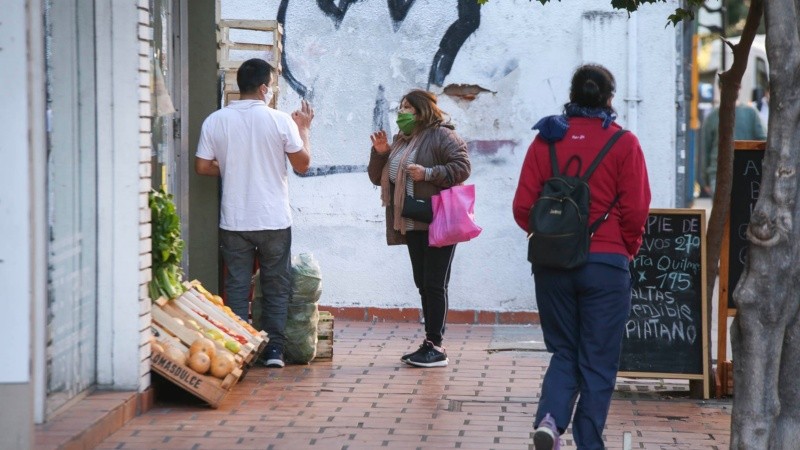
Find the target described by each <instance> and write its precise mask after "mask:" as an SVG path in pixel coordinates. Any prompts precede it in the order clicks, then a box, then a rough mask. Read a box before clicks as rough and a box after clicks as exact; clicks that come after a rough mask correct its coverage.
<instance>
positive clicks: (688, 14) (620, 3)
mask: <svg viewBox="0 0 800 450" xmlns="http://www.w3.org/2000/svg"><path fill="white" fill-rule="evenodd" d="M476 1H477V2H478V4H479V5H485V4H486V3H488V2H489V0H476ZM530 1H532V0H530ZM537 1H538V2H539V3H541V4H543V5H544V4H546V3H550V0H537ZM558 1H559V3H560V2H561V0H558ZM666 2H667V0H611V6H613V7H614V8H615V9H624V10H625V11H628V13H629V14H630V13H632V12H634V11H636V10H638V9H639V5H642V4H644V3H666ZM684 3H685V5H686V6H687V8H677V9H675V12H674V13H673V14H670V15H669V16H668V17H667V20H668V23H667V24H669V23H671V24H672V25H677V24H678V22H681V21H683V20H691V19H694V11H695V9H696V8H698V7H700V6H701V5H702V4H703V3H705V0H685V2H684Z"/></svg>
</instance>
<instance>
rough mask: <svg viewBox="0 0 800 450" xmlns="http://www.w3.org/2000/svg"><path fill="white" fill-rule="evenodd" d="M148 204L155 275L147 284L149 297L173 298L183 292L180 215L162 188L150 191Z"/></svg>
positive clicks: (169, 195) (170, 196) (171, 198)
mask: <svg viewBox="0 0 800 450" xmlns="http://www.w3.org/2000/svg"><path fill="white" fill-rule="evenodd" d="M149 204H150V211H151V224H152V227H153V231H152V239H153V247H152V254H153V268H152V269H153V277H152V280H150V285H149V286H148V287H149V292H150V298H151V299H152V300H155V299H157V298H159V297H161V296H164V297H167V298H174V297H177V296H178V295H180V294H181V293H183V291H184V289H183V285H182V284H181V281H182V280H183V270H182V269H181V256H182V254H183V246H184V242H183V239H181V222H180V218H179V217H178V214H177V212H176V211H175V203H174V201H173V197H172V194H168V193H166V192H164V190H163V189H159V190H152V191H150V195H149Z"/></svg>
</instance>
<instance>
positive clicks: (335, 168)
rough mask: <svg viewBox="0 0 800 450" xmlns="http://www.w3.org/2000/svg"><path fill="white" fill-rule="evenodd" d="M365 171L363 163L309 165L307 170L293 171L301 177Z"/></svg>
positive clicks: (365, 167)
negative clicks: (304, 171) (301, 171)
mask: <svg viewBox="0 0 800 450" xmlns="http://www.w3.org/2000/svg"><path fill="white" fill-rule="evenodd" d="M366 171H367V166H366V165H364V164H332V165H324V166H317V167H310V168H309V169H308V172H306V173H299V172H297V171H295V172H294V174H295V175H297V176H298V177H301V178H306V177H324V176H326V175H336V174H338V173H362V172H366Z"/></svg>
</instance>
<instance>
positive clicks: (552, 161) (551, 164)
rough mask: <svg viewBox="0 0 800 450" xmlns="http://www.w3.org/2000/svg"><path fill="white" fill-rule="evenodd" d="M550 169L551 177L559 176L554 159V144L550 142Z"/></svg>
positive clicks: (556, 162)
mask: <svg viewBox="0 0 800 450" xmlns="http://www.w3.org/2000/svg"><path fill="white" fill-rule="evenodd" d="M550 168H551V169H553V176H554V177H557V176H559V175H561V172H559V171H558V160H557V159H556V143H555V142H550Z"/></svg>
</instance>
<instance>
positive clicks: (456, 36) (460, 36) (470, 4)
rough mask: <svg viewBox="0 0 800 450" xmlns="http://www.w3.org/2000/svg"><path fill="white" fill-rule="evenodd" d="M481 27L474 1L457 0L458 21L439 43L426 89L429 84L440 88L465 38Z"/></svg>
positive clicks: (477, 5)
mask: <svg viewBox="0 0 800 450" xmlns="http://www.w3.org/2000/svg"><path fill="white" fill-rule="evenodd" d="M480 25H481V7H480V5H479V4H478V2H477V1H475V0H458V19H456V21H455V22H453V24H452V25H450V27H449V28H448V29H447V31H446V32H445V33H444V37H442V41H441V42H440V43H439V51H437V52H436V55H434V56H433V64H431V72H430V75H429V76H428V87H429V88H430V85H431V84H435V85H437V86H442V84H444V79H445V78H446V77H447V74H449V73H450V69H452V68H453V61H455V59H456V55H458V51H459V50H461V46H462V45H464V42H466V40H467V38H468V37H469V36H470V35H471V34H472V33H473V32H475V30H477V29H478V27H479V26H480Z"/></svg>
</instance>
